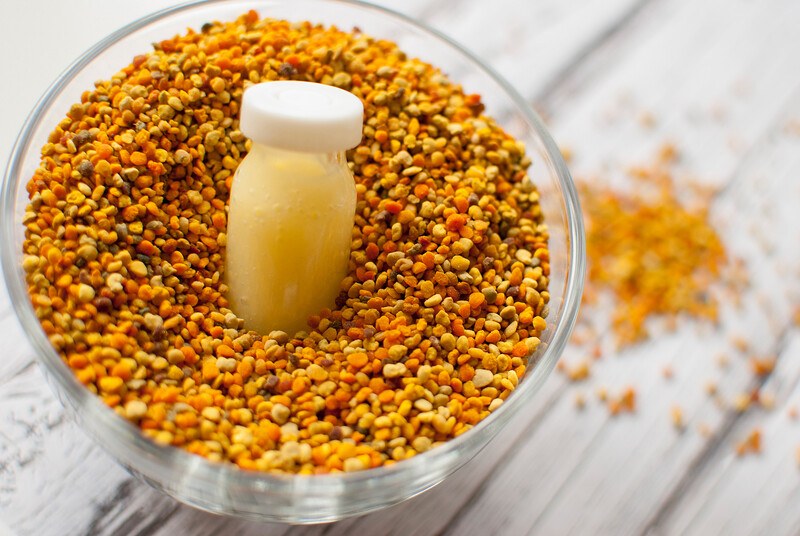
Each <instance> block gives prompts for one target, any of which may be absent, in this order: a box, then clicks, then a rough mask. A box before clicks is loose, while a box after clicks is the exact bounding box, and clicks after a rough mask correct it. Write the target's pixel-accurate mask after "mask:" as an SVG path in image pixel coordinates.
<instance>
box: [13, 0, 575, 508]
mask: <svg viewBox="0 0 800 536" xmlns="http://www.w3.org/2000/svg"><path fill="white" fill-rule="evenodd" d="M319 1H321V2H326V3H336V4H344V5H348V6H351V7H355V8H360V9H366V10H372V11H376V12H379V13H380V14H381V15H383V16H388V17H390V18H393V19H396V20H399V22H400V23H401V24H406V25H410V26H412V27H414V28H416V29H417V30H419V31H421V32H422V33H424V34H428V35H429V36H431V37H433V38H436V39H438V40H440V41H442V42H443V43H444V44H445V45H448V46H449V47H451V48H453V49H454V50H455V51H457V52H458V53H460V54H461V55H462V56H463V59H465V60H467V62H469V63H471V64H472V65H473V66H474V67H475V68H477V69H478V70H480V71H483V72H484V73H485V74H486V75H488V76H489V78H491V79H492V80H493V81H494V82H495V83H496V84H498V85H499V86H500V87H502V89H503V90H504V91H505V92H506V96H507V97H508V98H509V99H510V100H511V101H512V102H513V103H514V104H515V106H516V107H517V109H518V111H520V112H521V113H522V114H524V115H525V119H526V120H527V121H528V123H529V124H530V125H531V126H532V127H533V129H534V131H535V134H536V135H537V136H538V137H539V138H540V141H541V143H542V144H543V146H544V150H545V151H546V153H547V155H548V157H549V158H550V159H551V162H552V164H553V166H554V168H555V171H556V175H557V179H558V182H559V185H560V188H561V193H562V195H563V199H562V202H563V205H564V209H565V213H566V220H567V230H568V233H567V242H568V244H567V247H568V255H569V259H568V264H567V271H568V273H567V275H566V277H567V279H566V285H565V288H566V292H565V293H564V297H563V300H562V301H563V305H562V309H563V316H562V318H561V322H560V323H559V324H558V325H557V326H555V332H554V334H553V338H552V340H551V341H550V343H549V344H548V346H547V348H546V349H545V350H544V352H543V353H542V355H541V357H540V358H539V359H538V360H537V362H536V366H535V367H534V369H536V370H538V369H539V368H540V367H543V368H544V369H543V370H541V371H539V373H540V374H544V377H546V376H547V375H548V374H549V373H550V371H552V369H553V367H554V366H555V363H556V361H557V360H558V357H559V356H560V354H561V352H562V351H563V349H564V347H565V345H566V343H567V340H568V338H569V335H570V333H571V331H572V328H573V326H574V324H575V320H576V318H577V313H578V308H579V304H580V299H581V292H582V289H583V281H584V272H585V262H586V261H585V246H584V230H583V220H582V217H581V210H580V204H579V200H578V195H577V191H576V188H575V185H574V183H573V181H572V178H571V176H570V173H569V170H568V169H567V167H566V164H565V162H564V160H563V158H562V156H561V153H560V151H559V149H558V147H557V145H556V143H555V141H554V140H553V139H552V137H551V136H550V134H549V132H548V131H547V129H546V128H545V126H544V124H543V122H542V120H541V119H540V118H539V117H538V115H537V114H536V113H535V112H534V111H533V109H532V108H531V107H530V106H529V105H528V104H527V103H526V102H525V100H524V99H523V97H522V96H521V95H520V94H519V93H518V92H517V91H516V90H515V89H514V88H513V87H512V86H511V85H510V84H509V83H508V82H507V81H506V80H505V79H504V78H503V77H501V76H500V75H499V74H498V73H496V72H495V71H494V70H493V69H492V68H491V67H490V66H488V65H486V64H485V63H484V62H483V61H481V60H480V59H478V58H477V57H476V56H475V55H474V54H472V53H471V52H469V51H468V50H466V49H465V48H463V47H462V46H461V45H459V44H458V43H457V42H455V41H454V40H452V39H451V38H449V37H448V36H446V35H445V34H443V33H441V32H439V31H438V30H435V29H433V28H431V27H429V26H427V25H426V24H425V23H423V22H421V21H419V20H415V19H412V18H411V17H409V16H407V15H404V14H401V13H398V12H395V11H393V10H391V9H388V8H385V7H382V6H376V5H373V4H370V3H367V2H364V1H361V0H319ZM225 3H227V0H193V1H190V2H186V3H184V4H180V5H177V6H174V7H170V8H166V9H163V10H160V11H157V12H155V13H152V14H149V15H146V16H144V17H142V18H140V19H138V20H136V21H134V22H132V23H131V24H129V25H127V26H125V27H123V28H121V29H119V30H117V31H115V32H113V33H112V34H110V35H108V36H107V37H106V38H104V39H102V40H101V41H99V42H98V43H97V44H95V45H94V46H93V47H91V48H90V49H89V50H87V51H86V52H85V53H83V54H82V55H81V56H80V57H79V58H78V59H77V60H75V61H74V62H73V63H72V64H71V65H70V66H69V67H68V68H67V69H66V70H65V71H64V72H63V73H62V74H61V75H60V76H59V77H58V78H57V79H56V80H55V81H54V82H53V83H52V84H51V85H50V87H49V88H48V89H47V90H46V92H45V93H44V94H43V95H42V97H40V99H39V100H38V101H37V103H36V105H35V106H34V109H33V110H32V111H31V113H30V114H29V116H28V117H27V119H26V121H25V123H24V126H23V128H22V130H21V131H20V133H19V135H18V137H17V139H16V142H15V144H14V147H13V149H12V152H11V155H10V157H9V161H8V164H7V167H6V171H5V175H4V182H3V185H2V190H1V191H0V209H2V212H3V214H2V218H0V242H1V243H2V244H3V246H2V247H0V259H1V260H2V265H3V275H4V279H5V283H6V286H7V288H8V291H9V296H10V298H11V302H12V306H13V309H14V311H15V313H16V315H17V318H18V319H19V322H20V324H21V326H22V327H23V330H24V332H25V334H26V335H27V337H28V339H29V341H30V342H31V343H32V345H33V347H34V349H35V351H36V354H37V355H36V357H37V360H38V361H39V362H40V363H41V364H42V366H43V368H44V369H45V372H47V374H48V379H49V380H50V381H51V383H52V382H54V381H55V383H56V384H57V387H58V389H57V391H58V393H57V394H59V396H63V393H66V395H67V396H66V397H65V398H66V400H64V398H62V403H64V405H65V406H68V407H70V408H71V409H72V410H73V413H74V415H75V416H76V417H77V418H78V420H79V421H81V422H82V420H83V419H82V418H81V415H80V414H79V411H78V410H79V408H82V407H87V406H88V407H93V408H94V411H92V413H93V414H95V415H94V416H95V417H96V416H100V417H101V419H102V421H103V422H102V423H98V424H97V427H100V428H105V429H106V430H105V431H106V432H108V433H111V434H114V435H115V436H116V437H117V438H119V439H121V440H122V441H125V440H130V441H132V442H134V443H135V444H136V445H135V446H136V448H137V449H139V452H141V453H143V454H144V455H146V458H148V459H149V462H150V463H153V464H154V467H158V466H164V467H174V466H175V465H178V466H181V467H186V468H189V467H191V468H192V472H193V473H195V474H194V476H196V477H197V478H199V479H205V480H207V481H208V482H209V483H212V482H218V481H220V480H222V481H224V482H234V483H236V485H238V486H241V487H243V488H247V489H250V490H252V491H253V493H258V492H259V491H260V490H264V489H270V490H271V491H274V490H277V491H279V490H280V489H281V488H285V489H286V491H287V492H289V493H297V490H296V489H295V484H296V483H297V479H312V480H313V485H314V487H315V488H316V489H317V490H318V491H320V492H322V493H323V494H324V490H325V488H328V490H329V491H330V492H331V493H337V492H340V491H341V489H342V486H346V487H348V488H349V487H351V486H359V485H361V484H367V483H370V485H374V482H375V481H376V480H386V481H387V483H390V484H391V483H398V484H399V483H400V482H401V481H402V479H403V475H405V474H407V473H416V472H417V471H420V470H422V468H423V467H425V466H429V465H435V464H436V460H438V459H443V458H445V457H447V456H448V455H450V456H452V455H453V453H457V452H458V451H459V450H460V449H461V448H462V446H465V445H466V444H467V443H468V442H479V441H482V442H483V443H484V445H485V443H487V442H488V440H489V439H490V438H491V437H493V436H494V435H495V434H496V433H497V431H499V429H500V428H501V427H502V426H503V425H504V424H505V423H506V422H508V420H510V419H511V417H512V416H513V415H515V414H516V413H518V412H519V410H520V409H521V408H522V407H523V406H524V405H525V403H526V402H528V401H529V400H530V399H531V398H532V397H533V395H534V394H535V392H536V391H537V390H538V387H539V384H540V383H541V382H532V381H525V379H528V378H525V379H523V381H521V382H520V385H519V388H518V389H517V390H516V391H515V393H514V396H512V397H511V399H510V400H509V402H508V403H507V404H504V405H503V406H501V408H500V409H499V410H497V411H495V412H493V413H492V414H491V415H489V416H488V417H487V418H485V419H484V420H483V421H481V422H480V423H478V424H477V425H476V426H475V427H474V428H473V429H472V430H470V431H469V432H468V433H465V434H463V435H461V436H458V437H456V438H454V439H451V440H449V441H447V442H446V443H445V444H443V445H441V446H438V447H436V448H434V449H432V450H430V451H428V452H426V453H423V454H420V455H417V456H415V457H412V458H411V459H408V460H404V461H402V462H400V463H397V464H394V465H391V466H388V467H387V466H385V467H379V468H375V469H370V470H367V471H360V472H353V473H336V474H327V475H314V476H298V475H284V474H274V473H262V472H256V471H242V470H240V469H238V468H236V467H234V466H232V465H229V464H227V463H215V462H210V461H208V460H206V459H205V458H202V457H199V456H196V455H193V454H190V453H188V452H186V451H184V450H183V449H180V448H174V447H168V446H161V445H158V444H156V443H154V442H152V441H150V440H148V439H147V438H145V437H144V436H142V435H141V434H140V432H139V430H138V428H136V427H135V426H134V425H132V424H131V423H129V422H128V421H126V420H125V419H123V418H121V417H119V416H118V415H117V414H116V413H115V412H114V411H113V410H111V409H110V408H108V407H107V406H106V405H105V404H103V403H102V402H101V401H100V399H99V398H98V397H97V396H95V395H94V394H92V393H91V392H90V391H89V390H88V389H86V388H85V387H83V386H82V385H81V384H80V383H79V382H78V381H77V380H76V378H75V377H74V375H73V373H72V371H71V370H70V369H69V368H68V367H67V366H66V365H65V364H64V363H63V361H62V359H61V357H60V356H59V355H58V354H57V353H56V352H55V350H54V348H53V347H52V346H51V345H50V342H49V340H48V339H47V337H46V336H45V334H44V332H43V331H42V329H41V325H40V323H39V320H38V319H37V317H36V315H35V313H34V309H33V306H32V304H31V302H30V299H29V296H28V292H27V288H26V283H25V276H24V273H23V271H22V269H21V266H20V263H19V255H20V254H21V251H16V250H15V249H13V248H12V247H11V246H14V247H16V246H17V244H16V243H15V237H14V232H15V226H17V225H20V224H21V222H17V221H15V216H16V213H15V210H14V203H15V200H16V197H15V195H16V193H17V189H18V186H19V181H20V180H27V178H23V177H22V176H21V171H22V170H21V166H22V158H23V154H24V152H25V150H26V148H27V147H28V145H29V144H30V143H31V142H33V141H34V140H32V139H31V134H32V132H33V131H34V130H35V129H36V128H37V127H38V126H39V123H40V120H41V119H42V116H43V114H44V111H45V110H46V109H47V108H48V107H49V106H50V105H52V104H53V101H54V99H55V98H56V97H57V96H58V95H59V93H60V91H61V90H63V89H64V87H65V86H66V85H67V83H68V82H69V81H70V79H71V78H72V77H73V75H74V74H75V73H77V72H78V71H80V70H81V69H82V68H84V67H85V66H86V65H88V64H89V63H90V62H91V61H92V60H94V59H95V58H97V57H98V56H99V55H101V54H102V53H103V52H104V51H105V50H106V49H107V48H108V47H110V46H111V45H112V44H113V43H115V42H116V41H117V40H119V39H121V38H123V37H125V36H128V35H129V34H132V33H134V32H136V31H137V30H140V29H143V28H145V27H146V26H148V25H149V24H152V23H154V22H158V21H160V20H162V19H164V18H166V17H168V16H171V15H174V14H177V13H180V12H183V11H187V10H191V9H194V8H196V7H199V6H207V5H213V4H225ZM265 5H269V1H266V2H265ZM533 372H534V371H533V370H531V371H529V372H528V375H531V374H533ZM534 384H536V385H534ZM84 428H85V427H84ZM487 434H488V435H487ZM90 435H92V436H93V437H95V439H96V440H97V441H98V443H99V444H101V446H103V447H104V448H106V449H107V450H108V447H107V445H105V439H104V438H99V437H97V435H95V434H90ZM482 446H483V445H481V447H482ZM481 447H479V448H477V449H473V450H474V452H477V451H478V450H480V448H481ZM465 462H466V460H463V461H460V462H459V463H456V464H454V465H453V466H452V467H451V468H450V469H449V470H448V471H447V473H450V472H452V471H453V470H455V469H457V468H458V467H459V466H460V465H462V464H463V463H465ZM123 465H126V466H128V465H127V464H125V463H123ZM128 467H129V468H130V469H132V470H134V471H137V467H135V466H128ZM137 472H138V471H137ZM437 482H438V481H437ZM435 483H436V482H434V484H435ZM432 485H433V484H432ZM303 487H305V486H303ZM428 487H429V486H428ZM410 496H412V495H407V496H402V497H400V496H398V500H397V501H394V502H399V500H404V499H406V498H409V497H410ZM178 498H180V497H178ZM389 504H392V503H389ZM196 506H200V507H201V508H204V509H207V510H210V511H215V512H218V513H227V512H226V511H225V510H223V509H215V508H213V505H208V504H205V505H203V504H201V505H198V504H196ZM372 509H375V508H372ZM364 512H366V510H365V511H364ZM364 512H358V513H364ZM348 515H349V514H348ZM264 518H270V516H264ZM275 519H280V518H279V517H276V518H275ZM326 519H327V518H326ZM330 519H336V517H333V518H330ZM294 521H295V522H297V521H299V522H303V521H302V520H294ZM315 521H318V520H315Z"/></svg>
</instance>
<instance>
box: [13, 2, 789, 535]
mask: <svg viewBox="0 0 800 536" xmlns="http://www.w3.org/2000/svg"><path fill="white" fill-rule="evenodd" d="M379 3H380V4H383V5H387V6H389V7H392V8H394V9H399V10H401V11H403V12H404V13H406V14H409V15H411V16H412V17H417V18H419V19H420V20H423V21H425V22H427V23H428V24H430V25H432V26H433V27H435V28H437V29H439V30H440V31H443V32H444V33H446V34H448V35H449V36H451V37H453V38H454V39H456V40H457V41H459V42H461V43H463V44H464V46H465V47H466V48H468V49H470V50H471V51H472V52H474V53H475V54H477V55H478V56H479V57H481V58H483V59H484V60H486V61H488V62H489V63H490V64H491V65H492V66H493V67H494V68H495V69H496V70H497V71H499V72H500V73H501V74H502V75H503V76H505V77H506V78H508V79H509V80H510V82H511V83H512V84H513V85H514V86H515V87H516V88H517V89H518V90H519V91H520V92H521V93H522V94H523V96H525V97H526V98H527V99H529V100H530V101H531V102H532V103H534V104H535V105H536V106H537V108H539V109H540V110H542V111H544V112H545V113H546V115H547V117H548V119H549V121H550V126H551V128H552V131H553V133H554V135H555V137H556V139H557V140H558V141H559V142H560V143H561V144H563V145H565V146H569V147H571V148H572V149H573V150H574V152H575V154H576V159H575V161H574V164H573V165H572V169H573V172H574V174H575V175H576V176H578V177H598V175H599V178H597V180H608V181H610V182H611V183H614V182H615V181H616V180H617V179H618V175H619V174H620V173H621V170H622V169H624V168H625V167H626V166H628V165H632V164H636V163H641V162H646V161H647V160H648V159H649V158H650V157H651V155H652V154H654V152H655V151H656V149H657V147H658V146H659V145H660V144H661V143H662V142H663V141H664V140H671V141H673V142H674V143H675V144H676V145H677V146H678V148H679V150H680V151H681V154H682V160H681V162H680V164H679V166H678V170H677V173H676V175H677V176H678V177H686V176H687V175H691V178H692V179H693V180H695V181H701V182H705V183H706V184H709V185H712V186H715V187H717V188H720V193H719V194H718V195H717V196H716V197H715V199H714V202H713V206H712V215H713V218H714V221H715V223H716V224H717V225H718V227H719V228H720V229H721V230H722V234H723V237H724V239H725V241H726V244H727V245H728V247H729V249H730V251H731V252H732V253H733V254H735V255H737V256H739V257H742V258H744V259H747V263H746V265H747V268H748V270H749V272H750V273H751V274H754V277H753V278H752V284H751V285H750V286H749V287H748V288H747V289H746V290H745V291H744V292H743V293H742V295H741V296H740V300H739V301H740V303H741V304H742V305H736V304H735V303H734V300H732V299H730V300H728V301H726V302H725V307H724V309H723V311H722V315H721V319H720V322H719V324H718V325H717V326H711V325H708V324H704V323H692V322H683V323H681V324H680V326H679V329H678V331H676V332H673V333H666V334H663V335H661V336H659V337H656V338H654V339H652V340H650V341H647V342H645V343H643V344H641V345H639V346H637V347H634V348H630V349H628V350H625V351H624V352H621V353H620V354H619V355H616V356H612V357H608V356H607V357H605V358H604V359H603V360H602V361H601V362H598V363H597V365H596V366H595V367H594V368H593V376H592V378H591V380H590V382H589V383H588V385H587V384H570V383H569V382H567V381H566V380H565V379H564V378H563V377H562V376H560V375H554V376H553V377H552V378H551V379H550V380H549V381H548V383H547V384H546V385H545V387H544V388H543V389H542V391H541V392H540V393H539V395H538V397H537V399H536V404H535V407H532V409H531V412H530V413H529V414H527V415H521V416H519V418H517V419H516V421H515V422H513V423H512V425H511V426H509V427H508V428H506V429H505V430H504V431H503V432H502V433H501V434H500V435H499V436H498V437H497V438H495V440H494V441H493V442H492V443H491V444H490V445H489V446H488V447H487V449H486V451H484V452H485V453H486V454H485V455H480V456H478V458H476V459H475V460H473V461H471V462H469V463H468V464H467V465H466V466H464V468H462V469H461V470H459V471H458V472H457V473H455V474H454V475H452V476H451V477H450V478H449V479H447V480H446V481H445V482H444V483H443V484H441V485H440V486H438V487H436V488H434V489H433V490H431V491H429V492H427V493H424V494H423V495H421V496H418V497H415V498H413V499H411V500H409V501H407V502H405V503H403V504H400V505H397V506H395V507H392V508H388V509H385V510H383V511H380V512H376V513H374V514H371V515H368V516H364V517H361V518H356V519H348V520H344V521H342V522H339V523H335V524H330V525H320V526H315V527H290V526H286V525H263V524H256V523H250V522H242V521H238V520H231V519H228V518H223V517H219V516H214V515H211V514H207V513H203V512H199V511H196V510H194V509H192V508H190V507H187V506H184V505H180V504H179V503H177V502H175V501H173V500H172V499H169V498H167V497H165V496H163V495H161V494H160V493H159V492H156V491H154V490H152V489H150V488H149V487H147V486H146V485H144V484H142V483H140V482H139V481H138V480H135V479H133V478H132V477H130V476H129V475H128V474H127V473H126V472H125V471H124V470H123V469H122V468H120V467H119V466H117V465H116V463H115V462H114V461H113V460H112V459H111V458H110V457H109V456H108V455H106V454H105V453H104V452H103V451H102V450H100V449H99V448H98V447H97V446H95V445H94V444H93V443H92V442H91V441H90V440H89V439H88V438H87V437H86V436H84V435H83V433H82V432H81V431H80V430H79V429H78V428H77V426H76V425H75V424H74V423H73V422H72V421H71V420H69V419H67V418H65V414H64V411H63V409H62V408H61V407H60V405H59V403H58V402H57V401H56V400H55V398H54V397H53V396H52V394H51V393H50V391H49V389H47V388H46V387H45V382H44V378H43V376H42V374H41V372H40V371H39V370H38V368H37V366H35V365H34V363H33V360H32V350H31V349H30V347H29V346H28V345H27V343H25V342H24V338H23V336H22V333H21V330H20V328H19V326H18V325H17V322H16V319H15V318H14V317H13V315H12V313H11V312H10V305H9V303H8V297H7V295H6V294H5V290H4V289H2V290H0V341H3V342H2V343H1V344H2V349H3V354H4V356H3V359H0V378H1V379H0V519H3V521H5V522H6V523H7V524H9V525H10V526H11V527H12V528H13V529H14V530H15V531H17V532H18V533H19V534H37V535H38V534H42V535H48V534H115V535H116V534H123V535H124V534H162V535H175V534H197V535H212V534H244V535H255V534H265V535H269V536H278V535H291V536H298V535H312V534H313V535H317V534H319V535H322V534H325V535H342V534H354V533H355V534H362V533H363V534H403V535H406V534H420V535H425V534H454V535H456V534H457V535H461V534H466V535H469V534H501V535H503V534H509V535H511V534H514V535H516V534H525V533H530V534H572V533H574V534H641V533H647V532H652V533H659V534H678V533H684V532H686V533H695V534H711V533H728V534H761V533H764V534H793V533H797V532H798V530H800V509H798V508H797V505H798V501H799V500H800V486H799V484H800V480H799V474H798V471H797V469H796V466H795V450H796V447H797V446H798V445H800V423H792V422H791V420H790V419H789V418H788V417H787V412H788V410H789V408H791V407H793V406H795V405H797V404H800V359H798V355H797V354H798V352H800V338H798V337H800V334H798V332H797V330H796V328H794V327H793V326H792V324H791V322H790V318H791V315H792V312H793V311H794V308H795V307H796V306H797V304H798V303H800V284H798V275H800V251H798V250H797V248H796V247H794V245H795V243H796V240H797V238H798V235H800V211H798V210H797V209H796V208H795V206H794V205H795V203H794V200H796V199H798V194H800V191H798V187H797V180H796V179H797V176H798V173H800V136H798V126H797V125H800V71H798V70H797V69H796V64H797V62H796V52H797V51H798V50H800V34H798V32H797V31H796V29H797V28H798V27H800V4H798V3H797V2H792V1H791V0H783V1H781V0H767V1H764V2H758V3H757V2H746V1H743V0H736V1H733V2H731V1H728V0H708V1H706V2H702V3H701V2H691V1H689V0H611V1H607V2H599V1H597V0H575V1H573V2H569V3H565V2H561V1H558V0H540V1H537V2H533V3H526V2H521V1H514V0H500V1H498V2H495V3H493V4H492V7H491V9H489V8H488V5H487V4H486V3H482V2H478V1H477V0H455V1H453V2H448V3H443V2H429V1H426V0H414V1H411V2H406V3H403V4H398V3H395V2H389V1H388V0H382V1H381V2H379ZM121 5H122V3H121V2H119V3H109V4H108V5H107V6H105V7H104V8H102V9H106V10H108V12H109V13H111V12H112V11H114V10H119V9H120V6H121ZM115 6H116V7H115ZM97 9H100V8H97ZM65 16H66V15H65ZM104 33H106V32H99V34H98V35H97V36H96V37H93V38H92V39H91V40H90V41H89V42H91V41H94V40H96V39H97V38H99V37H100V36H101V34H104ZM81 48H84V47H81ZM644 115H651V116H652V118H653V119H654V122H653V124H652V125H650V126H647V127H645V126H644V124H643V122H642V121H641V119H642V117H643V116H644ZM648 123H649V121H648ZM776 229H779V230H780V232H779V233H776V231H775V230H776ZM734 337H745V338H747V339H748V340H750V342H751V344H750V348H749V349H748V351H746V352H742V351H740V350H738V349H737V348H736V347H735V345H734V344H733V343H732V339H733V338H734ZM582 351H583V349H581V348H579V347H575V346H573V347H570V348H569V349H568V351H567V353H566V354H565V360H567V361H569V362H571V361H574V360H577V359H581V358H582V357H583V354H582V353H581V352H582ZM720 353H724V354H725V355H727V356H728V357H729V358H730V365H729V366H728V367H727V368H720V367H719V366H718V364H717V356H718V355H719V354H720ZM750 354H759V355H770V354H774V355H776V356H777V358H778V362H777V363H778V365H777V367H776V369H775V370H774V372H773V373H772V374H771V375H769V376H768V377H765V378H762V379H760V380H759V379H755V378H754V377H753V375H752V374H751V373H750V371H749V369H748V367H747V362H746V358H747V356H748V355H750ZM668 365H669V366H671V367H672V368H673V369H674V371H675V373H674V377H673V378H672V379H671V380H670V381H666V380H665V379H664V378H663V377H662V374H661V370H662V368H663V367H665V366H668ZM707 382H714V383H715V384H717V385H718V386H719V394H718V396H717V397H716V398H715V397H709V396H708V395H707V394H706V392H705V389H704V386H705V384H706V383H707ZM626 385H635V387H636V388H637V390H638V392H639V399H638V407H637V411H636V413H635V414H633V415H623V416H620V417H617V418H611V417H609V415H608V411H607V409H606V408H605V407H604V406H603V405H601V404H599V403H597V402H595V401H594V400H591V401H590V402H589V404H588V405H587V407H586V408H585V409H584V410H583V411H581V412H578V411H576V410H575V407H574V402H573V400H574V396H575V395H576V394H577V393H583V394H585V395H586V396H587V397H588V398H590V399H593V389H594V388H595V387H597V386H605V387H607V388H608V389H609V391H610V392H611V393H615V392H616V391H618V390H619V389H622V388H623V387H624V386H626ZM755 387H760V388H761V389H762V391H764V392H767V393H770V394H772V395H773V396H774V397H775V402H776V409H775V410H773V411H771V412H765V411H764V410H761V409H751V410H748V411H747V412H745V413H743V414H740V413H737V412H736V411H734V410H733V409H730V408H729V407H727V404H728V403H729V402H730V400H731V399H733V398H734V397H735V396H736V395H738V394H739V393H741V392H746V391H749V390H750V389H752V388H755ZM676 403H679V404H680V406H681V407H682V409H683V412H684V415H685V419H686V422H687V427H686V429H685V431H683V432H682V433H681V432H679V431H678V430H676V429H674V428H673V427H672V426H671V425H670V420H669V411H670V407H671V406H672V405H673V404H676ZM754 427H760V428H761V430H762V433H763V440H764V452H763V453H762V454H761V455H756V456H749V457H746V458H742V459H739V458H736V457H735V456H734V445H735V444H736V442H737V441H739V440H741V439H742V438H743V437H744V436H745V435H746V434H747V433H748V432H749V431H750V430H752V429H753V428H754ZM699 428H702V429H703V430H705V433H699V432H698V429H699Z"/></svg>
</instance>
